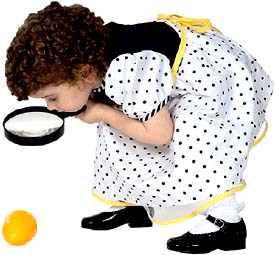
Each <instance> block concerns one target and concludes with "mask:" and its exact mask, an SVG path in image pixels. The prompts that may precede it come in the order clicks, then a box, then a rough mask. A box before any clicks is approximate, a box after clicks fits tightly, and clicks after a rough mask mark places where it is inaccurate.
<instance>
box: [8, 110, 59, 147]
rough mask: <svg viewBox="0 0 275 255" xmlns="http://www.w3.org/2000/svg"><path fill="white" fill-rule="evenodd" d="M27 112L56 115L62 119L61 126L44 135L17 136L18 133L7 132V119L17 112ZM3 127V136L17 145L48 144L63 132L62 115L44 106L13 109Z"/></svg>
mask: <svg viewBox="0 0 275 255" xmlns="http://www.w3.org/2000/svg"><path fill="white" fill-rule="evenodd" d="M27 112H46V113H50V114H54V115H57V116H58V117H59V118H61V119H62V121H63V123H62V126H61V127H59V128H58V129H57V130H55V131H54V132H52V133H50V134H47V135H44V136H41V137H24V136H18V135H15V134H13V133H11V132H9V131H8V130H7V129H6V128H5V123H6V122H7V121H8V120H9V119H11V118H13V117H14V116H16V115H18V114H22V113H27ZM3 127H4V133H5V137H6V138H7V139H8V140H9V141H11V142H13V143H16V144H19V145H29V146H35V145H45V144H48V143H51V142H53V141H55V140H57V139H58V138H60V137H61V136H62V135H63V134H64V118H62V116H60V115H59V114H56V113H54V112H53V111H50V110H48V109H47V108H46V107H44V106H29V107H25V108H22V109H17V110H15V111H13V112H11V113H10V114H8V115H7V116H6V117H5V119H4V121H3Z"/></svg>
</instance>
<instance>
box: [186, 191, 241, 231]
mask: <svg viewBox="0 0 275 255" xmlns="http://www.w3.org/2000/svg"><path fill="white" fill-rule="evenodd" d="M242 207H243V205H242V204H238V203H237V201H236V199H235V196H234V195H232V196H229V197H227V198H225V199H223V200H221V201H219V202H218V203H216V204H215V205H213V206H211V207H209V208H208V209H207V210H206V211H204V212H203V214H206V215H208V214H209V215H211V216H213V217H215V218H219V219H221V220H224V221H226V222H229V223H237V222H239V221H240V220H241V217H240V216H239V211H240V210H241V209H242ZM218 230H219V227H218V226H216V225H214V224H213V223H211V222H210V221H208V220H206V219H204V220H203V221H202V222H201V223H199V224H198V225H196V226H195V227H193V228H192V229H191V230H189V232H190V233H192V234H206V233H211V232H216V231H218Z"/></svg>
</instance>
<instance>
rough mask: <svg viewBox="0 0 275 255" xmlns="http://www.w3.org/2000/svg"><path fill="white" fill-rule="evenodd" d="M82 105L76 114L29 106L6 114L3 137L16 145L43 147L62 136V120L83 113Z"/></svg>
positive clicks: (84, 108)
mask: <svg viewBox="0 0 275 255" xmlns="http://www.w3.org/2000/svg"><path fill="white" fill-rule="evenodd" d="M86 108H87V106H86V105H84V106H83V107H82V108H81V109H80V110H78V111H76V112H58V111H56V110H53V111H50V110H48V109H47V108H46V107H43V106H29V107H25V108H22V109H17V110H15V111H13V112H11V113H10V114H8V115H7V116H6V117H5V119H4V121H3V127H4V134H5V137H6V138H7V139H8V140H9V141H11V142H13V143H16V144H18V145H29V146H36V145H45V144H48V143H51V142H53V141H56V140H57V139H59V138H60V137H61V136H62V135H63V134H64V119H65V118H67V117H71V116H75V115H78V114H80V113H81V112H83V111H85V110H86Z"/></svg>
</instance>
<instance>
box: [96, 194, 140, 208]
mask: <svg viewBox="0 0 275 255" xmlns="http://www.w3.org/2000/svg"><path fill="white" fill-rule="evenodd" d="M92 195H93V196H94V197H95V198H96V199H97V200H99V201H100V202H102V203H104V204H107V205H113V206H137V204H132V203H127V202H120V201H112V200H107V199H105V198H102V197H100V196H99V195H97V194H96V193H95V192H94V191H92Z"/></svg>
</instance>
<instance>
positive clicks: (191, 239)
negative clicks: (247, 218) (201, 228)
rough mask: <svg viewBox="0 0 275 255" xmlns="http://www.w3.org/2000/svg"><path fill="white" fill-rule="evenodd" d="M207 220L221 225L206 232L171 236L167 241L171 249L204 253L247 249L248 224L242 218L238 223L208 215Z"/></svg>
mask: <svg viewBox="0 0 275 255" xmlns="http://www.w3.org/2000/svg"><path fill="white" fill-rule="evenodd" d="M206 219H207V220H209V221H210V222H212V223H213V224H215V225H216V226H218V227H219V230H218V231H216V232H212V233H206V234H191V233H190V232H187V233H186V234H184V235H182V236H179V237H175V238H171V239H169V240H168V242H167V248H168V249H169V250H173V251H178V252H182V253H192V254H202V253H208V252H211V251H214V250H216V249H220V250H224V251H230V250H241V249H245V242H246V226H245V223H244V221H243V219H241V221H240V222H238V223H228V222H226V221H224V220H221V219H217V218H214V217H212V216H211V215H208V216H207V218H206Z"/></svg>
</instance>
